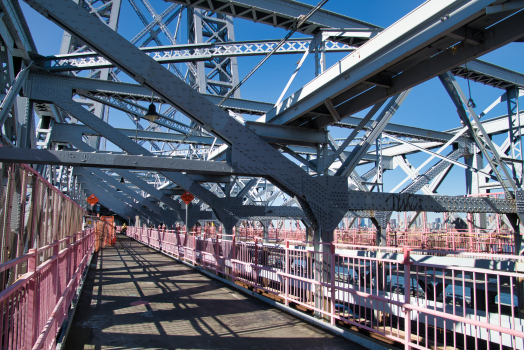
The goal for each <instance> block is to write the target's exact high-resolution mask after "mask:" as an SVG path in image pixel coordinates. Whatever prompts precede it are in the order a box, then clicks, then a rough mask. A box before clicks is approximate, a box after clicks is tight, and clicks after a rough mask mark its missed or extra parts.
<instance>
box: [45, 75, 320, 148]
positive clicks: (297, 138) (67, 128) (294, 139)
mask: <svg viewBox="0 0 524 350" xmlns="http://www.w3.org/2000/svg"><path fill="white" fill-rule="evenodd" d="M49 81H50V82H52V81H53V79H49ZM245 125H246V126H247V127H248V128H249V129H251V130H253V131H255V132H256V133H257V134H258V135H260V136H261V137H262V138H263V139H264V140H266V141H267V142H269V143H278V144H284V145H302V146H314V145H316V144H318V143H325V142H327V132H326V131H321V130H314V129H304V128H296V127H292V126H284V127H282V126H275V125H268V124H264V123H256V122H246V124H245ZM116 130H118V131H119V132H121V133H122V134H124V135H126V136H127V137H129V138H133V139H134V138H138V139H141V140H148V141H163V142H183V143H185V144H196V145H206V146H211V145H215V146H220V145H222V144H223V142H222V141H220V140H216V141H215V138H214V137H212V136H194V135H191V136H186V135H183V134H174V133H165V132H158V131H147V130H138V131H137V130H131V129H116ZM68 133H81V134H82V135H90V136H92V135H96V136H99V133H97V132H96V131H94V130H93V129H91V128H90V127H88V126H86V125H79V124H55V126H54V128H53V137H54V139H55V141H60V138H63V137H65V136H67V134H68ZM175 152H176V151H173V152H170V151H168V153H169V154H170V155H172V156H174V155H177V154H176V153H175Z"/></svg>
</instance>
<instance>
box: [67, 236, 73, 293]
mask: <svg viewBox="0 0 524 350" xmlns="http://www.w3.org/2000/svg"><path fill="white" fill-rule="evenodd" d="M66 260H67V269H66V285H67V284H68V283H69V280H70V279H71V276H72V275H73V274H72V273H71V272H72V271H73V270H71V236H69V237H67V239H66Z"/></svg>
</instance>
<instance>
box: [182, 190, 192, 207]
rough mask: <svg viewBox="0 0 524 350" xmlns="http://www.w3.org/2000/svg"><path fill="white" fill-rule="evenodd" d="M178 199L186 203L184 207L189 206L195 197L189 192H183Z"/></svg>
mask: <svg viewBox="0 0 524 350" xmlns="http://www.w3.org/2000/svg"><path fill="white" fill-rule="evenodd" d="M180 198H181V199H182V200H183V201H184V203H186V205H189V203H191V202H192V201H193V199H195V196H193V195H192V194H191V193H189V192H185V193H184V194H183V195H181V196H180Z"/></svg>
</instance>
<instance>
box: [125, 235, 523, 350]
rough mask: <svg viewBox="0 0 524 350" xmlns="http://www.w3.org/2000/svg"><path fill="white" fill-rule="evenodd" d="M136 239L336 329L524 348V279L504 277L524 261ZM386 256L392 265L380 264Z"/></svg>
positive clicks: (405, 340)
mask: <svg viewBox="0 0 524 350" xmlns="http://www.w3.org/2000/svg"><path fill="white" fill-rule="evenodd" d="M126 234H127V235H128V236H130V237H132V238H134V239H135V240H138V241H140V242H142V243H145V244H147V245H149V246H151V247H153V248H156V249H158V250H160V251H162V252H164V253H166V254H168V255H171V256H173V257H175V258H177V259H181V260H185V261H187V262H190V263H192V264H195V265H200V266H203V267H205V268H206V269H207V270H208V271H214V272H215V273H216V274H221V275H223V276H224V275H225V276H228V277H229V278H230V279H232V280H233V281H236V282H237V283H241V284H243V285H249V286H251V287H252V288H254V289H255V290H256V291H261V292H266V293H271V294H273V295H275V296H276V297H278V298H279V299H280V301H281V302H283V303H284V304H286V305H289V304H297V305H302V306H304V307H306V308H308V309H310V310H313V311H314V312H315V313H316V314H317V315H318V317H322V318H325V319H328V320H329V321H330V322H331V324H333V325H334V324H335V323H336V321H337V320H339V321H343V322H345V323H346V324H350V325H355V326H358V327H359V328H361V329H363V330H366V331H368V332H371V333H376V334H380V335H381V336H383V337H386V338H389V339H391V340H393V341H395V342H398V343H400V344H402V345H403V346H404V347H405V348H406V349H430V348H462V349H465V348H491V347H500V348H501V349H502V348H508V349H509V348H512V349H524V342H523V339H524V320H523V319H522V317H523V311H524V310H523V309H524V305H523V304H524V302H523V300H524V298H521V300H517V299H518V297H517V296H518V293H517V290H518V288H517V286H519V288H522V285H521V284H522V282H521V281H522V279H523V278H524V274H522V273H515V272H509V271H503V266H508V265H509V264H511V263H515V262H520V261H521V259H524V258H521V257H518V256H511V255H503V256H502V255H499V256H495V257H494V258H500V257H503V258H504V262H503V263H500V265H497V263H498V262H497V261H496V260H493V264H494V265H493V267H492V268H491V269H482V268H470V267H458V266H448V265H435V264H427V263H422V262H414V261H412V259H411V256H410V251H409V249H408V248H404V249H403V250H402V249H399V248H378V247H367V248H373V249H375V250H376V251H375V252H374V251H367V252H364V253H365V254H364V255H363V256H362V255H361V254H358V250H355V247H354V246H347V245H341V246H344V247H345V249H344V250H339V252H338V253H337V252H336V250H335V247H336V246H337V245H336V244H323V245H322V244H319V245H317V246H316V249H312V248H309V249H308V248H306V246H305V245H303V244H302V243H301V242H291V241H286V242H285V244H284V245H264V244H261V243H260V240H259V239H258V238H257V239H255V241H254V242H245V241H240V242H239V241H237V240H236V238H235V236H225V235H223V236H218V237H217V238H206V237H196V236H187V235H185V234H182V233H179V232H176V231H167V230H156V229H145V228H143V229H142V228H135V227H129V228H128V229H127V232H126ZM227 238H229V239H231V240H227ZM290 243H291V244H290ZM351 249H353V250H351ZM381 249H382V250H384V251H383V253H384V252H389V253H390V254H388V255H387V256H388V258H379V257H380V256H383V255H381V254H379V253H380V250H381ZM439 252H440V253H441V254H443V253H444V252H442V251H439ZM399 253H400V254H399ZM417 253H420V252H417ZM453 254H455V255H456V254H460V252H459V253H457V252H454V253H453ZM468 254H475V253H468ZM478 255H481V254H478ZM485 256H486V257H487V256H488V254H486V255H485ZM497 266H498V268H497ZM519 283H520V285H519ZM519 302H521V303H522V304H519Z"/></svg>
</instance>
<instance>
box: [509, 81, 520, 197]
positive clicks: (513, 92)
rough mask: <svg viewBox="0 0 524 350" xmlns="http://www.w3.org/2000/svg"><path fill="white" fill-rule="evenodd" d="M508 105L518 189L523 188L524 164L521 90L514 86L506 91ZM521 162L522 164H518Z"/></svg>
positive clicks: (513, 166) (512, 166)
mask: <svg viewBox="0 0 524 350" xmlns="http://www.w3.org/2000/svg"><path fill="white" fill-rule="evenodd" d="M506 94H507V99H506V101H507V104H508V122H509V132H508V133H509V139H510V142H511V143H510V145H511V150H510V155H511V158H512V160H513V161H512V163H511V170H512V173H513V180H515V183H516V184H517V186H518V187H522V172H523V170H524V164H523V163H522V160H523V159H522V135H521V131H520V113H519V89H518V87H517V86H512V87H509V88H507V89H506ZM518 161H520V162H518Z"/></svg>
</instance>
